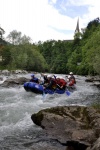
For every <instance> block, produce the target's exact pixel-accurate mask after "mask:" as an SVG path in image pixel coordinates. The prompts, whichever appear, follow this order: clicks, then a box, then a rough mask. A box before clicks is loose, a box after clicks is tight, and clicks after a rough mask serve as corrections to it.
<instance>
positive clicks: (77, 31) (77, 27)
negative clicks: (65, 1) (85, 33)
mask: <svg viewBox="0 0 100 150" xmlns="http://www.w3.org/2000/svg"><path fill="white" fill-rule="evenodd" d="M79 32H80V29H79V18H78V20H77V25H76V29H75V34H76V33H79Z"/></svg>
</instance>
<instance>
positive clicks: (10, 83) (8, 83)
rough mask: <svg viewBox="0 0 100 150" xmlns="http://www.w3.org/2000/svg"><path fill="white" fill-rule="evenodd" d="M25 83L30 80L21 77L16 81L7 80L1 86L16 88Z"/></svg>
mask: <svg viewBox="0 0 100 150" xmlns="http://www.w3.org/2000/svg"><path fill="white" fill-rule="evenodd" d="M25 82H29V79H27V78H25V77H20V78H16V79H7V80H5V81H4V82H3V83H2V84H1V86H2V87H15V86H18V85H23V84H24V83H25Z"/></svg>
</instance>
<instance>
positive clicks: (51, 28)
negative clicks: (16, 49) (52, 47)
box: [0, 0, 100, 43]
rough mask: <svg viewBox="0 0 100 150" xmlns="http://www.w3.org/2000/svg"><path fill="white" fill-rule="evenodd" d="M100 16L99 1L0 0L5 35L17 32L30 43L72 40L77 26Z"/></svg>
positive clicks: (0, 17) (84, 25) (0, 16)
mask: <svg viewBox="0 0 100 150" xmlns="http://www.w3.org/2000/svg"><path fill="white" fill-rule="evenodd" d="M97 17H100V4H99V0H0V27H2V28H3V29H4V30H5V32H6V33H5V35H4V37H6V36H7V35H8V34H9V33H10V32H11V31H13V30H17V31H18V32H19V31H20V32H21V33H22V35H26V36H29V37H30V38H31V39H32V42H33V43H35V42H38V41H47V40H51V39H52V40H66V39H73V35H74V31H75V28H76V24H77V20H78V18H79V27H80V29H81V28H84V27H86V26H87V24H88V23H89V22H90V21H92V20H94V19H96V18H97Z"/></svg>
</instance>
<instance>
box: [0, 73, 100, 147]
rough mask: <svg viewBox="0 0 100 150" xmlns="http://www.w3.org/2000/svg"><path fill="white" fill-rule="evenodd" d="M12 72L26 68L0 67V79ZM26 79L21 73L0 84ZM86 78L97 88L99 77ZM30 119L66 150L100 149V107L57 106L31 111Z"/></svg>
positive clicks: (11, 83)
mask: <svg viewBox="0 0 100 150" xmlns="http://www.w3.org/2000/svg"><path fill="white" fill-rule="evenodd" d="M11 73H13V74H21V73H27V72H25V71H16V72H8V71H3V72H0V74H1V77H0V80H1V81H2V80H3V77H2V75H7V76H9V75H10V74H11ZM28 81H29V79H27V78H24V77H19V78H8V79H6V80H5V81H4V82H3V83H2V84H0V86H2V87H6V88H9V87H16V86H20V85H23V84H24V83H25V82H28ZM85 81H86V82H91V83H92V84H91V85H92V86H97V87H98V88H100V77H87V79H86V80H85ZM31 119H32V121H33V123H34V124H36V125H38V126H40V127H41V128H42V129H43V130H44V131H45V132H46V134H47V135H48V136H49V137H50V138H52V139H53V140H54V141H56V142H58V143H60V144H61V145H63V146H64V147H65V149H66V150H100V110H97V109H94V108H93V107H83V106H59V107H54V108H48V109H44V110H41V111H39V112H38V113H36V114H32V116H31ZM48 150H49V149H48Z"/></svg>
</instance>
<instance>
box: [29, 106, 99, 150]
mask: <svg viewBox="0 0 100 150" xmlns="http://www.w3.org/2000/svg"><path fill="white" fill-rule="evenodd" d="M31 119H32V121H33V123H35V124H36V125H38V126H41V128H43V129H44V130H45V132H46V133H47V134H48V135H49V136H50V138H52V139H54V140H56V141H58V142H59V143H60V144H61V145H63V146H66V150H99V149H100V111H98V110H96V109H94V108H92V107H83V106H59V107H54V108H48V109H45V110H41V111H39V112H38V113H36V114H32V116H31Z"/></svg>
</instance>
